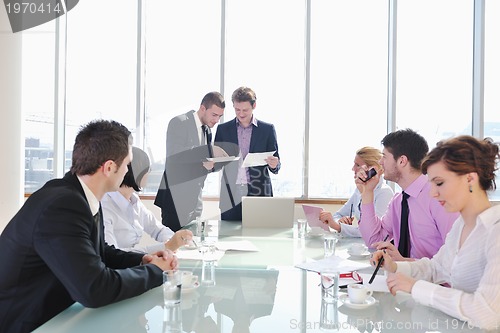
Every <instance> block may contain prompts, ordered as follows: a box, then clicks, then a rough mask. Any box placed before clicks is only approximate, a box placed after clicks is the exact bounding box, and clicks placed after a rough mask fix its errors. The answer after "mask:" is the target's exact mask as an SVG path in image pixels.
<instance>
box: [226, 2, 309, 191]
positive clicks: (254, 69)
mask: <svg viewBox="0 0 500 333" xmlns="http://www.w3.org/2000/svg"><path fill="white" fill-rule="evenodd" d="M226 3H227V10H226V18H227V25H226V33H227V36H226V68H225V73H226V76H225V91H224V96H225V98H226V100H227V101H228V102H227V104H228V105H227V107H226V112H225V119H224V121H228V120H231V119H233V118H234V117H235V114H234V108H233V106H232V103H231V102H230V100H231V95H232V93H233V91H234V90H236V88H238V87H241V86H247V87H250V88H252V89H253V90H254V91H255V94H256V95H257V107H256V108H255V111H254V113H253V114H254V115H255V117H256V118H257V119H259V120H262V121H266V122H269V123H272V124H273V125H274V126H275V129H276V135H277V139H278V148H279V154H280V160H281V163H282V167H281V170H280V172H279V173H278V175H272V176H271V179H272V182H273V191H274V195H275V196H294V197H300V196H301V195H302V187H303V177H302V167H303V160H304V159H303V153H304V149H303V148H304V100H305V99H304V98H305V93H304V77H305V67H304V55H305V37H304V24H305V18H306V12H305V9H306V7H305V2H304V1H303V0H273V1H268V0H232V1H227V2H226ZM285 13H286V15H285ZM285 18H286V19H285Z"/></svg>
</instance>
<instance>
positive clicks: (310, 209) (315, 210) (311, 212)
mask: <svg viewBox="0 0 500 333" xmlns="http://www.w3.org/2000/svg"><path fill="white" fill-rule="evenodd" d="M302 209H303V210H304V214H305V215H306V219H307V223H308V224H309V226H310V227H311V228H313V227H320V228H322V229H324V230H326V231H330V229H329V228H328V224H325V223H323V222H321V221H320V219H319V213H321V211H323V209H322V208H321V207H317V206H310V205H302Z"/></svg>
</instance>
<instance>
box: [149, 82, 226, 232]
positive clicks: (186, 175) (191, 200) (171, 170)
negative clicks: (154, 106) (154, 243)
mask: <svg viewBox="0 0 500 333" xmlns="http://www.w3.org/2000/svg"><path fill="white" fill-rule="evenodd" d="M224 107H225V102H224V97H223V96H222V95H221V94H220V93H218V92H215V91H213V92H209V93H208V94H206V95H205V96H204V97H203V99H202V101H201V104H200V107H199V109H198V111H194V110H192V111H189V112H187V113H185V114H181V115H179V116H177V117H174V118H172V119H171V120H170V122H169V124H168V128H167V153H166V162H165V172H164V173H163V177H162V181H161V184H160V187H159V189H158V193H157V195H156V199H155V205H156V206H158V207H160V208H161V216H162V223H163V224H164V225H166V226H167V227H169V228H170V229H172V230H173V231H177V230H179V229H180V228H181V227H183V226H184V225H186V224H187V223H189V222H190V221H192V220H194V219H195V218H196V217H198V216H200V215H201V211H202V197H201V195H202V190H203V185H204V183H205V178H206V177H207V174H208V173H209V172H212V171H213V170H214V163H213V162H208V161H207V160H206V159H207V158H208V157H214V151H213V150H212V149H213V147H212V145H211V143H212V132H211V128H212V127H214V126H215V124H217V123H218V122H219V120H220V118H221V117H222V115H223V114H224ZM217 152H218V150H217V149H215V156H218V153H217Z"/></svg>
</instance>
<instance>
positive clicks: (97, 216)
mask: <svg viewBox="0 0 500 333" xmlns="http://www.w3.org/2000/svg"><path fill="white" fill-rule="evenodd" d="M94 223H95V226H96V228H97V233H96V235H97V239H96V242H95V247H96V251H97V253H99V252H100V251H99V250H100V246H101V214H100V213H99V211H97V213H96V214H95V215H94Z"/></svg>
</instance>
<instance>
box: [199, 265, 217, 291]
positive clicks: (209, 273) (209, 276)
mask: <svg viewBox="0 0 500 333" xmlns="http://www.w3.org/2000/svg"><path fill="white" fill-rule="evenodd" d="M201 284H202V285H204V286H206V287H211V286H215V261H203V263H202V265H201Z"/></svg>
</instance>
